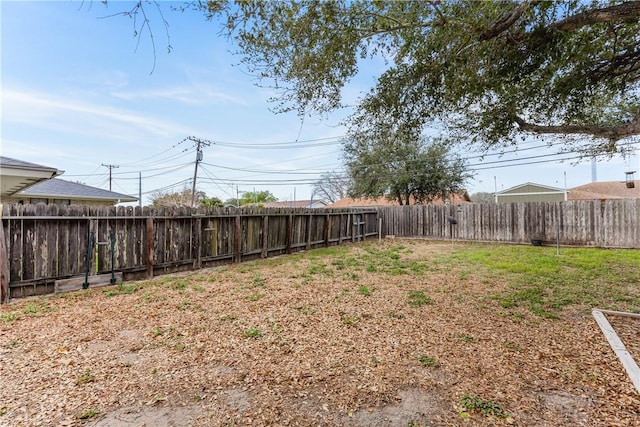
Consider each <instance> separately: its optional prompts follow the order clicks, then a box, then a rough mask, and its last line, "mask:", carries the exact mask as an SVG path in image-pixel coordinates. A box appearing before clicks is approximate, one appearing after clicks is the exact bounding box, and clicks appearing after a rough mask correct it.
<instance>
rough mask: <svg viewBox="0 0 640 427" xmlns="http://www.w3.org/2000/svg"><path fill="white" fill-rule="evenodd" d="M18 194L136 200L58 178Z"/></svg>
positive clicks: (122, 200) (123, 200)
mask: <svg viewBox="0 0 640 427" xmlns="http://www.w3.org/2000/svg"><path fill="white" fill-rule="evenodd" d="M18 194H19V195H21V196H25V197H47V198H64V199H82V200H105V201H111V202H112V201H120V202H135V201H136V200H138V199H137V198H136V197H132V196H128V195H126V194H121V193H116V192H113V191H108V190H103V189H102V188H96V187H90V186H88V185H85V184H80V183H78V182H71V181H65V180H63V179H58V178H54V179H50V180H47V181H43V182H41V183H38V184H36V185H34V186H33V187H31V188H29V189H27V190H23V191H21V192H20V193H18Z"/></svg>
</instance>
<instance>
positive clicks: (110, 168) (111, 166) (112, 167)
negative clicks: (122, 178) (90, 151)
mask: <svg viewBox="0 0 640 427" xmlns="http://www.w3.org/2000/svg"><path fill="white" fill-rule="evenodd" d="M102 166H104V167H105V168H109V191H111V170H112V169H117V168H119V167H120V166H118V165H105V164H104V163H102Z"/></svg>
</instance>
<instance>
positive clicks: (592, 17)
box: [550, 1, 640, 32]
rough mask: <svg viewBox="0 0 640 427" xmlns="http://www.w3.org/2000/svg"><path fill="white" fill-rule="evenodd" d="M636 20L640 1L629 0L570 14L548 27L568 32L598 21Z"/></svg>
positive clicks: (638, 17) (638, 15) (639, 9)
mask: <svg viewBox="0 0 640 427" xmlns="http://www.w3.org/2000/svg"><path fill="white" fill-rule="evenodd" d="M638 21H640V1H629V2H626V3H621V4H618V5H615V6H609V7H603V8H600V9H593V10H588V11H586V12H583V13H579V14H577V15H573V16H570V17H568V18H565V19H563V20H561V21H558V22H556V23H554V24H552V25H550V28H553V29H555V30H558V31H567V32H570V31H575V30H576V29H578V28H581V27H584V26H587V25H593V24H598V23H606V22H638Z"/></svg>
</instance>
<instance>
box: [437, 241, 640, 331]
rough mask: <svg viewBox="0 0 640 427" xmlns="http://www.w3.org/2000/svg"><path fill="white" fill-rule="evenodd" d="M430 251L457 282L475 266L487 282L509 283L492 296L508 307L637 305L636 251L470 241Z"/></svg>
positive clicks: (554, 309) (544, 309)
mask: <svg viewBox="0 0 640 427" xmlns="http://www.w3.org/2000/svg"><path fill="white" fill-rule="evenodd" d="M434 256H435V260H434V263H435V264H438V265H440V266H441V267H445V268H447V269H448V270H453V271H454V273H455V274H456V275H457V278H458V280H460V281H465V280H467V277H469V276H468V272H469V271H473V272H474V274H473V275H474V277H477V278H478V280H481V282H482V283H486V284H487V285H489V287H490V286H491V285H492V284H494V283H508V284H509V286H507V288H506V289H500V290H498V291H496V292H495V293H494V294H493V295H492V298H493V299H494V300H495V301H496V302H497V303H498V304H499V305H501V306H502V307H503V308H506V309H513V308H516V307H522V308H525V309H527V310H528V311H529V312H531V313H533V314H535V315H537V316H540V317H543V318H549V319H554V318H557V317H558V314H559V313H560V312H561V311H562V310H563V309H564V308H565V307H567V306H576V305H577V306H586V307H588V308H591V307H600V308H608V309H613V310H622V311H636V312H637V311H639V310H640V293H638V292H637V291H634V289H637V286H638V274H637V271H638V270H637V269H638V265H640V251H637V250H626V249H597V248H561V250H560V255H557V254H556V249H555V248H552V247H542V248H540V247H534V246H524V245H518V246H516V245H477V244H471V245H466V246H462V247H461V248H459V249H458V250H456V251H455V252H451V253H440V254H436V255H434Z"/></svg>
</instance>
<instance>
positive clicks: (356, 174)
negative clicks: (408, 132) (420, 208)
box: [344, 136, 471, 205]
mask: <svg viewBox="0 0 640 427" xmlns="http://www.w3.org/2000/svg"><path fill="white" fill-rule="evenodd" d="M451 148H452V147H451V146H450V145H449V144H447V143H445V142H444V141H442V140H425V139H420V140H414V139H412V138H411V137H408V138H401V137H398V136H395V137H392V138H391V139H388V140H384V141H380V140H376V141H372V140H370V139H368V138H362V139H350V140H349V141H347V142H346V143H345V145H344V152H345V160H346V164H347V169H348V172H349V176H350V178H351V186H350V187H349V195H350V196H351V197H365V198H378V197H382V196H384V197H387V198H388V199H389V200H396V201H397V202H398V203H399V204H400V205H409V204H424V203H430V202H432V201H433V200H435V199H441V200H443V201H445V200H447V199H449V198H450V196H451V195H453V194H457V193H460V192H461V191H462V190H464V184H465V182H466V181H467V180H468V179H469V178H470V177H471V174H470V173H469V172H468V171H467V169H466V165H465V163H464V161H463V160H462V159H461V158H460V157H458V156H456V155H454V154H452V153H451Z"/></svg>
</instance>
